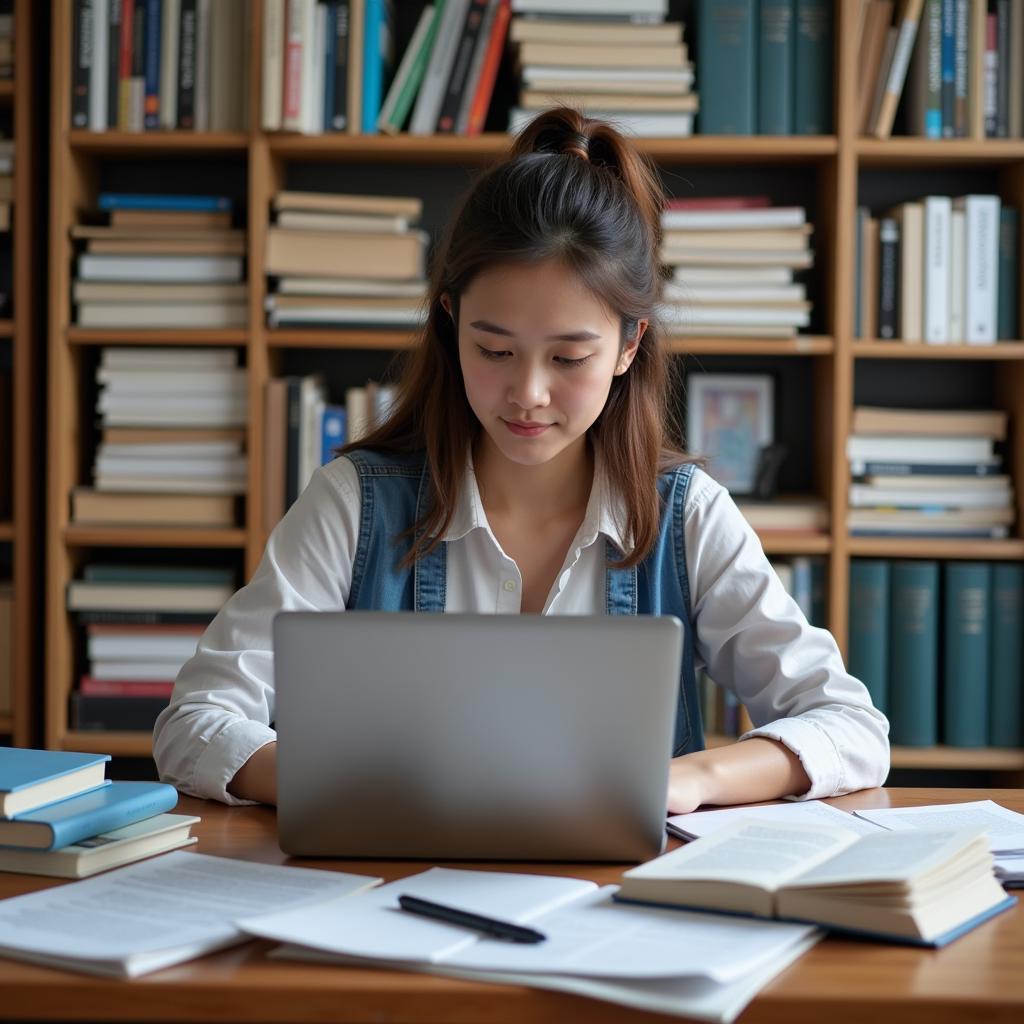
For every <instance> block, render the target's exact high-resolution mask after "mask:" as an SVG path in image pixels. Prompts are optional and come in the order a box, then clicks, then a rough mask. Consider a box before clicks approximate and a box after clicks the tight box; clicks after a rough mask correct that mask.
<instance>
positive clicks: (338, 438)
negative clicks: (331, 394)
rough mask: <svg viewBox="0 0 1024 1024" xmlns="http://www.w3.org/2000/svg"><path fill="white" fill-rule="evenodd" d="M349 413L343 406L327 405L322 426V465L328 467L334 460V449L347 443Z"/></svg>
mask: <svg viewBox="0 0 1024 1024" xmlns="http://www.w3.org/2000/svg"><path fill="white" fill-rule="evenodd" d="M346 419H347V413H346V411H345V406H343V405H325V406H324V417H323V421H322V423H321V426H320V465H321V466H326V465H327V463H328V462H331V461H333V459H334V449H335V448H339V447H340V446H341V445H343V444H344V443H345V440H346V433H347V429H346V426H345V421H346Z"/></svg>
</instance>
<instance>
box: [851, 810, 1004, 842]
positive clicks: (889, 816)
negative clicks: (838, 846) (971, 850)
mask: <svg viewBox="0 0 1024 1024" xmlns="http://www.w3.org/2000/svg"><path fill="white" fill-rule="evenodd" d="M855 813H856V815H857V817H858V818H863V819H864V820H865V821H870V822H874V824H876V825H880V826H881V827H882V828H888V829H893V830H897V829H913V828H928V829H939V828H983V829H985V831H986V832H987V833H988V835H989V840H990V842H991V848H992V852H993V853H1000V854H1010V853H1021V852H1024V814H1018V813H1017V812H1016V811H1011V810H1009V809H1008V808H1006V807H1002V806H1000V805H999V804H997V803H996V802H995V801H994V800H973V801H971V802H969V803H962V804H929V805H928V806H926V807H886V808H880V809H878V810H866V811H857V812H855Z"/></svg>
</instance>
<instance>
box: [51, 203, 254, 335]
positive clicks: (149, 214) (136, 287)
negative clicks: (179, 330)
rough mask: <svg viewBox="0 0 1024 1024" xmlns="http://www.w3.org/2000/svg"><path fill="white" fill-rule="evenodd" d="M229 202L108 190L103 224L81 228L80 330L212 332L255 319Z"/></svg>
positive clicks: (75, 290)
mask: <svg viewBox="0 0 1024 1024" xmlns="http://www.w3.org/2000/svg"><path fill="white" fill-rule="evenodd" d="M232 205H233V204H232V201H231V200H230V199H229V198H228V197H227V196H197V195H163V194H162V195H142V194H134V193H120V192H104V193H101V194H100V197H99V208H100V217H101V218H102V220H103V223H99V224H79V225H76V226H74V227H73V228H72V229H71V238H72V239H73V240H74V241H75V242H76V243H80V245H81V252H80V254H79V256H78V261H77V262H78V272H77V275H76V278H75V280H74V282H73V284H72V301H73V303H74V306H75V317H74V322H75V324H76V325H77V326H79V327H94V328H96V327H99V328H107V327H110V328H133V327H134V328H145V329H152V328H158V329H159V328H167V327H195V328H206V329H219V328H232V327H244V326H246V324H247V323H248V321H249V307H248V286H247V284H246V282H245V252H246V248H245V247H246V238H245V232H244V231H243V230H240V229H237V228H233V227H232V216H233V211H232Z"/></svg>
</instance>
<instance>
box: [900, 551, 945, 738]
mask: <svg viewBox="0 0 1024 1024" xmlns="http://www.w3.org/2000/svg"><path fill="white" fill-rule="evenodd" d="M891 572H892V587H891V590H890V594H889V724H890V726H891V730H890V734H889V736H890V739H891V740H892V742H893V743H896V744H900V745H901V746H908V747H932V746H934V745H935V744H936V743H938V741H939V729H938V724H939V714H938V711H939V563H938V562H917V561H914V562H900V561H897V562H893V563H892V570H891Z"/></svg>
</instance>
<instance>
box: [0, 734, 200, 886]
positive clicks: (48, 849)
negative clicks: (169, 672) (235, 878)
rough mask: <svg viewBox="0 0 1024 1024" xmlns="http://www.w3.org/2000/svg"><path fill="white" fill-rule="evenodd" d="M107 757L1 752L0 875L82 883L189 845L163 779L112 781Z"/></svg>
mask: <svg viewBox="0 0 1024 1024" xmlns="http://www.w3.org/2000/svg"><path fill="white" fill-rule="evenodd" d="M109 760H110V755H109V754H81V753H74V752H71V751H63V750H31V749H23V748H19V747H0V871H16V872H20V873H23V874H30V875H53V876H56V877H60V878H84V877H86V876H87V875H93V874H96V872H98V871H106V870H108V869H109V868H113V867H117V866H119V865H121V864H128V863H131V862H132V861H136V860H141V859H142V858H143V857H152V856H154V855H155V854H158V853H165V852H166V851H168V850H176V849H178V848H179V847H182V846H188V845H191V844H192V843H194V842H195V841H196V840H195V839H194V838H192V837H191V835H190V832H191V829H192V826H193V825H194V824H195V823H196V822H197V821H199V818H196V817H190V816H187V815H182V814H169V813H167V812H168V811H171V810H173V808H174V806H175V805H176V804H177V802H178V793H177V790H175V788H174V787H173V786H168V785H165V784H164V783H161V782H111V781H110V780H109V779H107V778H105V775H106V762H107V761H109Z"/></svg>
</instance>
